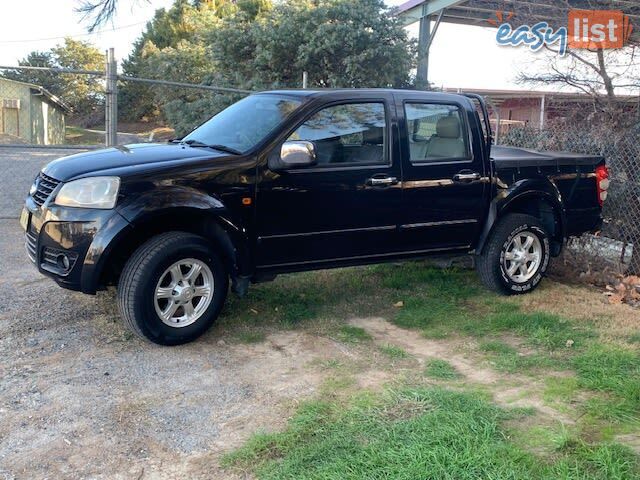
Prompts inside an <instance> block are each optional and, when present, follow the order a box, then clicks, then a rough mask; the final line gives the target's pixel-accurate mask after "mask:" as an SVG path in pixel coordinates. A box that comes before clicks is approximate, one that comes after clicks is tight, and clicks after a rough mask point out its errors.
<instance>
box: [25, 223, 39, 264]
mask: <svg viewBox="0 0 640 480" xmlns="http://www.w3.org/2000/svg"><path fill="white" fill-rule="evenodd" d="M37 244H38V239H37V238H36V236H35V235H34V234H33V233H32V232H31V231H28V232H27V233H26V234H25V242H24V246H25V248H26V249H27V255H29V259H30V260H31V261H32V262H33V263H36V252H37Z"/></svg>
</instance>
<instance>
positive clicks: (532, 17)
mask: <svg viewBox="0 0 640 480" xmlns="http://www.w3.org/2000/svg"><path fill="white" fill-rule="evenodd" d="M545 5H551V6H552V7H553V9H552V10H549V9H548V8H545ZM510 8H512V10H513V13H514V14H515V18H516V19H517V21H518V23H519V24H528V25H533V24H535V23H537V22H539V21H548V22H550V23H551V25H552V26H554V27H556V28H557V27H559V26H565V25H566V24H567V18H568V17H569V12H570V11H571V10H572V9H574V8H577V7H576V2H575V1H572V0H560V1H558V0H543V1H541V2H536V3H526V2H522V3H520V2H514V4H513V5H512V7H510ZM580 8H583V9H591V10H619V9H620V5H619V2H617V1H615V0H583V1H582V2H581V3H580ZM624 10H625V13H627V14H635V15H638V14H640V5H630V4H628V5H625V6H624ZM549 11H552V12H553V17H552V18H548V17H545V16H544V15H546V14H547V12H549ZM541 12H544V15H543V14H541ZM638 33H640V32H639V31H638V29H637V28H636V31H635V33H634V34H633V35H632V36H631V38H630V39H629V43H628V44H627V45H626V46H625V47H624V48H622V49H618V50H602V49H581V50H575V49H569V50H568V51H567V54H566V56H565V57H561V56H559V55H558V51H557V50H556V49H555V48H553V47H549V46H547V47H546V50H547V53H548V54H547V55H543V56H541V57H540V60H539V62H537V65H536V68H530V66H528V68H527V70H526V71H525V72H522V73H520V75H519V77H518V78H519V81H520V82H522V83H526V84H529V85H534V86H556V87H560V88H562V87H569V88H571V89H574V90H578V91H580V92H582V93H585V94H587V95H589V96H590V97H591V98H592V100H593V105H594V113H596V114H598V115H602V116H604V117H606V119H607V120H608V121H610V122H612V124H614V125H616V126H620V124H621V123H624V121H625V120H629V118H626V119H623V118H622V117H621V116H620V113H621V112H620V108H619V102H618V95H619V94H620V92H622V91H625V90H629V89H637V88H638V87H640V59H639V58H638V56H637V48H638V46H640V35H638ZM619 34H622V32H619Z"/></svg>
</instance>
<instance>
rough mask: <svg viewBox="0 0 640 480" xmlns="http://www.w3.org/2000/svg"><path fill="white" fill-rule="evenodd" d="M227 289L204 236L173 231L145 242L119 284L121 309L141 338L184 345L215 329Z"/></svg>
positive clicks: (223, 272)
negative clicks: (214, 324)
mask: <svg viewBox="0 0 640 480" xmlns="http://www.w3.org/2000/svg"><path fill="white" fill-rule="evenodd" d="M196 266H197V267H198V268H199V270H198V268H194V267H196ZM178 279H180V280H178ZM228 286H229V279H228V275H227V272H226V270H225V267H224V264H223V262H222V260H221V259H220V257H219V256H218V255H217V254H216V253H215V252H214V251H213V250H212V248H211V246H210V245H209V243H208V242H207V241H206V240H205V239H204V238H202V237H199V236H197V235H192V234H190V233H184V232H168V233H163V234H160V235H158V236H156V237H153V238H152V239H151V240H149V241H147V242H146V243H144V244H143V245H142V246H140V247H139V248H138V249H137V250H136V251H135V252H134V253H133V255H132V256H131V258H130V259H129V260H128V262H127V263H126V265H125V267H124V269H123V271H122V275H121V277H120V282H119V285H118V307H119V309H120V313H121V315H122V318H123V319H124V322H125V324H126V325H127V327H129V328H130V329H131V331H133V333H135V334H136V335H137V336H138V337H140V338H143V339H146V340H149V341H151V342H153V343H157V344H159V345H181V344H184V343H188V342H191V341H193V340H195V339H196V338H198V337H199V336H200V335H202V334H203V333H204V332H206V331H207V330H208V329H209V327H211V325H212V324H213V322H214V321H215V320H216V319H217V318H218V315H219V314H220V311H221V310H222V306H223V305H224V301H225V299H226V297H227V290H228ZM207 287H208V290H207ZM207 291H209V294H208V295H207V294H206V292H207ZM157 294H158V295H157ZM156 296H158V298H156ZM160 297H162V298H160ZM201 302H204V303H201ZM174 304H175V305H174ZM162 313H164V314H165V319H163V318H161V314H162Z"/></svg>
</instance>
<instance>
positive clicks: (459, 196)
mask: <svg viewBox="0 0 640 480" xmlns="http://www.w3.org/2000/svg"><path fill="white" fill-rule="evenodd" d="M467 103H468V101H467V100H466V99H458V97H454V96H448V97H438V98H436V97H435V96H434V97H432V99H429V97H420V96H415V95H410V96H409V95H408V96H406V97H404V98H402V97H399V98H398V101H397V109H398V115H399V125H400V129H401V132H402V133H401V138H402V139H403V141H402V142H401V144H402V145H401V151H402V161H403V184H402V190H403V209H402V211H403V215H402V222H401V226H400V230H401V241H402V243H403V245H404V248H405V249H406V250H440V249H443V250H448V249H458V248H460V249H465V248H468V247H470V246H471V245H473V244H474V243H475V241H476V239H477V237H478V235H479V233H480V227H481V224H482V220H483V219H484V217H485V215H486V213H487V208H488V198H487V196H488V194H489V173H488V171H487V168H488V165H487V162H486V161H485V159H484V158H483V152H484V149H483V147H482V143H481V135H480V134H476V135H472V128H474V129H476V128H478V127H479V125H478V120H477V114H476V113H475V110H471V108H470V106H469V105H467ZM478 133H479V132H478Z"/></svg>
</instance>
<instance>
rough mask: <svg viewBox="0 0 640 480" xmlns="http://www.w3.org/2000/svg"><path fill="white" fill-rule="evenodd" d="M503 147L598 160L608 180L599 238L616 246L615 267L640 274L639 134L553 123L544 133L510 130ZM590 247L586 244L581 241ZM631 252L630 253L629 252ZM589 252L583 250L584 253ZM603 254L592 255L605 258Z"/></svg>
mask: <svg viewBox="0 0 640 480" xmlns="http://www.w3.org/2000/svg"><path fill="white" fill-rule="evenodd" d="M500 143H502V144H504V145H510V146H515V147H522V148H530V149H535V150H550V151H567V152H575V153H584V154H595V155H602V156H604V157H605V159H606V161H607V165H608V167H609V171H610V174H611V182H612V183H611V188H610V190H609V196H608V198H607V201H606V202H605V207H604V217H605V223H604V227H603V230H602V235H603V236H604V237H607V238H609V239H613V240H616V241H618V242H620V248H619V251H618V256H619V258H618V259H617V260H618V262H619V263H620V264H622V265H625V266H627V265H628V268H629V270H630V271H631V272H632V273H635V274H640V130H639V129H638V127H636V128H627V129H619V128H615V127H613V126H608V125H606V124H602V123H600V124H591V125H586V124H584V123H580V122H562V121H561V122H555V123H550V124H548V125H547V127H546V128H545V129H542V130H540V129H538V128H532V127H524V128H511V129H509V131H508V132H507V133H506V134H505V135H503V136H502V138H501V142H500ZM583 243H584V244H585V245H587V244H589V245H592V243H593V242H592V241H591V240H583ZM634 247H635V248H634ZM591 248H592V247H588V248H586V249H587V250H589V249H591ZM606 250H607V249H606V248H605V249H601V250H600V251H596V254H597V255H601V256H604V255H607V252H606Z"/></svg>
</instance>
